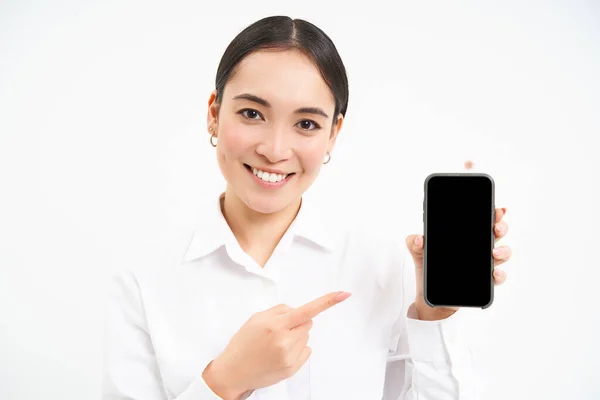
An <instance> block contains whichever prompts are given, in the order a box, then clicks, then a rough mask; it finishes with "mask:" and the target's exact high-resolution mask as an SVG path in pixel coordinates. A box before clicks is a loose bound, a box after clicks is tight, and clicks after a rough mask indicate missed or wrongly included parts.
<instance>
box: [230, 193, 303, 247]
mask: <svg viewBox="0 0 600 400" xmlns="http://www.w3.org/2000/svg"><path fill="white" fill-rule="evenodd" d="M300 203H301V200H300V199H299V200H298V201H296V202H294V203H292V204H290V205H289V206H287V207H286V208H284V209H283V210H280V211H277V212H274V213H271V214H263V213H260V212H257V211H255V210H253V209H251V208H250V207H248V206H247V205H246V204H245V203H244V202H243V201H242V200H241V199H240V198H239V197H238V196H237V195H236V194H235V193H234V192H233V190H232V189H231V188H230V187H229V186H227V189H226V191H225V197H224V199H222V200H221V207H222V211H223V216H224V217H225V220H226V221H227V223H228V224H229V227H230V228H231V231H232V232H233V234H234V236H235V237H236V239H237V241H238V243H239V244H240V246H241V247H242V249H243V250H244V251H246V252H251V251H252V250H253V249H263V250H265V251H268V252H269V254H270V253H271V252H272V251H273V250H274V249H275V247H276V246H277V243H279V241H280V240H281V238H282V237H283V235H284V234H285V232H286V231H287V229H288V228H289V226H290V225H291V224H292V222H293V221H294V218H296V215H297V214H298V210H299V209H300Z"/></svg>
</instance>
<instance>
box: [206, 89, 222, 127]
mask: <svg viewBox="0 0 600 400" xmlns="http://www.w3.org/2000/svg"><path fill="white" fill-rule="evenodd" d="M216 100H217V90H216V89H215V90H213V91H212V93H211V94H210V97H209V98H208V112H207V114H206V129H207V130H209V129H210V128H213V132H210V130H209V133H211V134H215V135H216V134H217V118H218V116H219V105H218V104H217V101H216Z"/></svg>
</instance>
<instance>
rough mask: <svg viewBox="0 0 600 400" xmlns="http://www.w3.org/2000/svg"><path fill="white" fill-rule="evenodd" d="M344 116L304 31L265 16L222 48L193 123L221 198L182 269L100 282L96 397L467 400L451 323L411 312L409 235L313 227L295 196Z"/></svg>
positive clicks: (331, 72)
mask: <svg viewBox="0 0 600 400" xmlns="http://www.w3.org/2000/svg"><path fill="white" fill-rule="evenodd" d="M347 104H348V81H347V77H346V72H345V69H344V65H343V63H342V61H341V58H340V57H339V55H338V53H337V50H336V48H335V46H334V44H333V43H332V42H331V40H330V39H329V38H328V37H327V36H326V34H325V33H323V32H322V31H321V30H320V29H319V28H317V27H315V26H314V25H312V24H310V23H308V22H306V21H302V20H292V19H290V18H287V17H270V18H265V19H262V20H260V21H258V22H256V23H254V24H252V25H251V26H249V27H247V28H246V29H245V30H244V31H242V32H241V33H240V34H239V35H238V36H237V37H236V38H235V39H234V40H233V41H232V43H231V44H230V45H229V47H228V48H227V50H226V51H225V54H224V55H223V59H222V60H221V63H220V64H219V67H218V71H217V77H216V89H215V90H214V92H213V93H212V94H211V95H210V98H209V101H208V116H207V129H208V132H209V133H210V143H211V144H212V145H213V146H214V147H215V148H216V153H217V159H218V163H219V167H220V169H221V172H222V173H223V176H224V177H225V179H226V181H227V186H226V190H225V192H224V193H222V194H221V195H220V196H219V198H218V201H217V199H215V206H214V208H211V209H208V210H203V211H205V212H204V214H203V215H202V216H201V219H200V221H199V225H198V227H197V229H196V230H195V232H194V235H193V237H192V240H191V242H190V244H189V247H188V249H187V252H186V254H185V256H184V259H183V263H182V265H180V266H177V267H175V266H168V267H167V268H164V269H162V270H160V271H153V272H150V271H139V272H135V273H134V272H127V273H123V274H121V275H119V276H118V277H117V278H116V279H115V281H114V283H115V285H114V289H115V290H114V292H113V295H112V296H111V298H110V299H111V301H110V303H109V305H110V306H109V308H108V312H109V313H108V318H109V319H108V327H109V329H108V332H107V333H108V335H107V342H106V343H107V345H106V364H105V366H106V369H105V372H106V373H105V382H104V399H136V400H138V399H139V400H158V399H177V400H191V399H198V400H203V399H242V398H252V399H260V400H265V399H273V400H275V399H277V400H283V399H290V400H292V399H293V400H296V399H328V400H330V399H361V400H362V399H381V398H385V399H417V398H419V399H427V400H433V399H438V400H443V399H444V400H445V399H455V398H458V396H459V395H458V394H459V391H460V393H461V397H460V398H461V399H475V398H477V397H476V396H477V395H476V394H475V392H474V390H473V387H474V386H473V384H474V381H473V379H472V374H473V371H472V366H471V363H470V349H469V347H468V344H467V343H466V342H465V341H464V340H463V337H464V335H462V334H461V329H464V325H463V320H462V318H463V317H462V314H461V312H460V311H458V312H457V310H456V309H449V308H430V307H428V306H427V305H426V304H425V302H424V300H423V295H422V251H423V247H422V246H423V244H422V243H423V241H422V238H421V236H420V235H411V236H409V237H408V238H406V241H405V244H402V245H399V244H398V243H397V242H396V238H390V239H389V240H387V239H385V238H384V240H381V239H378V238H376V237H375V236H373V235H371V234H369V233H365V232H361V231H360V230H358V229H352V228H351V227H350V228H345V227H342V226H339V225H337V224H332V223H329V222H328V217H329V216H328V215H327V214H325V213H321V212H319V209H318V205H315V204H310V203H309V202H307V201H306V198H305V196H303V194H304V192H305V191H306V190H307V189H308V188H309V187H310V186H311V184H312V183H313V182H314V180H315V179H316V177H317V175H318V173H319V171H320V168H321V167H322V166H323V164H326V163H327V162H329V160H330V159H331V154H332V151H333V149H334V145H335V141H336V138H337V135H338V134H339V132H340V129H341V128H342V125H343V121H344V117H345V115H346V109H347ZM504 212H505V209H498V210H496V213H497V221H496V236H497V238H498V239H499V238H500V237H502V236H503V235H504V234H505V233H506V231H507V226H506V224H505V223H504V222H502V221H501V218H502V216H503V215H504ZM404 246H406V248H407V249H408V253H407V252H406V250H405V248H404ZM500 249H501V250H503V251H504V258H501V257H500V256H499V258H498V259H497V261H496V265H499V264H501V263H503V262H505V261H506V260H508V258H509V256H510V249H508V248H507V247H504V248H503V247H500ZM409 253H410V255H411V256H412V259H413V261H414V266H415V267H416V274H415V270H414V269H413V266H412V265H410V264H411V263H406V262H405V256H407V255H408V254H409ZM494 276H495V279H496V283H497V284H499V283H502V282H503V281H504V280H505V274H504V273H503V272H502V271H501V270H499V269H498V270H496V271H495V274H494ZM415 278H416V279H415ZM350 295H351V296H350ZM469 396H470V397H469Z"/></svg>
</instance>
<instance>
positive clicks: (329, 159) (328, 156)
mask: <svg viewBox="0 0 600 400" xmlns="http://www.w3.org/2000/svg"><path fill="white" fill-rule="evenodd" d="M329 161H331V153H330V152H327V161H325V162H323V164H327V163H328V162H329Z"/></svg>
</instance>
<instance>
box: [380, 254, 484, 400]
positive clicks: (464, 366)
mask: <svg viewBox="0 0 600 400" xmlns="http://www.w3.org/2000/svg"><path fill="white" fill-rule="evenodd" d="M401 265H402V274H401V276H402V279H401V290H402V293H403V295H402V308H401V312H400V315H399V316H398V319H397V321H396V324H395V326H394V329H393V331H392V336H391V339H390V352H389V355H388V362H387V368H386V377H385V384H384V393H383V400H416V399H419V400H456V399H460V400H475V399H477V400H479V399H480V398H481V396H480V393H479V387H478V386H477V377H476V372H475V368H474V366H473V359H472V354H471V347H470V345H469V334H468V332H467V331H468V330H469V326H470V325H469V319H468V318H467V315H466V313H465V312H466V311H467V310H464V309H459V310H457V311H456V312H455V313H454V314H453V315H452V316H450V317H448V318H446V319H443V320H440V321H421V320H419V319H417V318H416V311H415V310H414V305H413V303H414V299H415V294H416V286H415V268H414V262H413V261H412V257H411V256H410V253H408V251H406V252H404V253H403V255H402V257H401Z"/></svg>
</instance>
